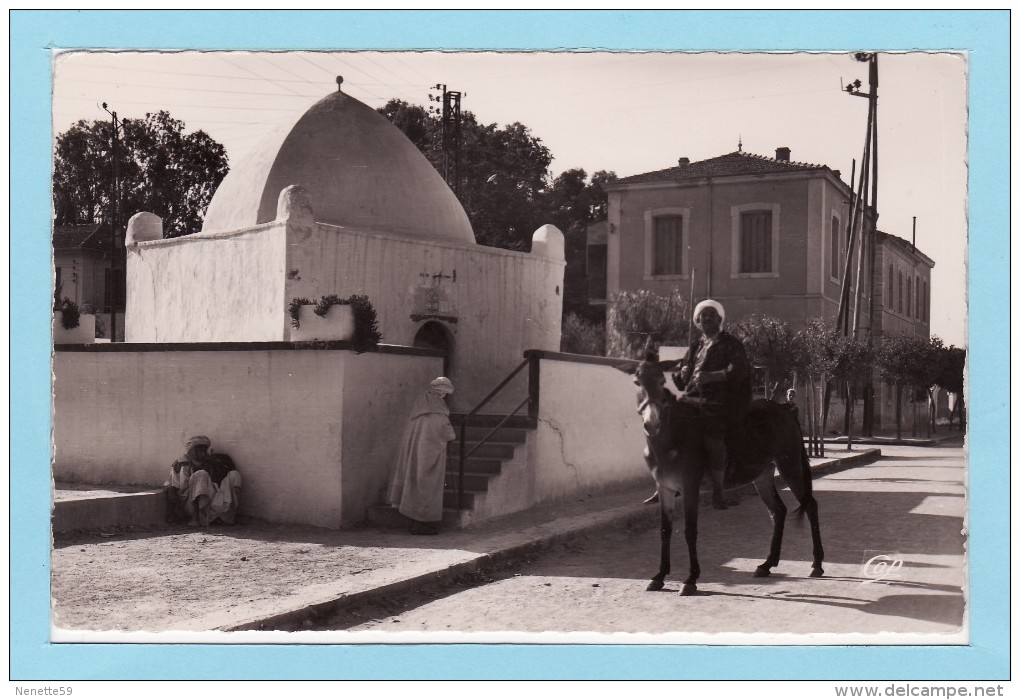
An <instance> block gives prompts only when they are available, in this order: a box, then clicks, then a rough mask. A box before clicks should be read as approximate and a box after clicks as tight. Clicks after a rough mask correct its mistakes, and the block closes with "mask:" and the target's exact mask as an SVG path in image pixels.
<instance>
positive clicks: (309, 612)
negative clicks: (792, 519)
mask: <svg viewBox="0 0 1020 700" xmlns="http://www.w3.org/2000/svg"><path fill="white" fill-rule="evenodd" d="M881 456H882V451H881V450H879V449H867V450H862V451H861V452H860V453H859V454H855V455H851V456H847V457H837V458H832V459H830V460H828V461H826V462H822V463H821V464H817V465H813V466H812V467H811V472H812V475H813V476H814V477H816V478H817V477H819V476H825V475H828V474H833V473H836V472H839V471H843V470H845V469H850V468H852V467H857V466H862V465H865V464H870V463H871V462H874V461H876V460H877V459H879V458H880V457H881ZM776 478H777V480H780V481H779V484H778V485H781V484H782V482H781V477H779V476H778V475H777V477H776ZM658 513H659V511H658V508H650V507H649V506H647V505H645V504H643V503H636V504H635V505H633V506H624V507H621V508H617V509H616V511H615V512H613V513H610V514H607V515H606V516H605V517H603V518H602V519H600V520H598V521H596V522H589V523H586V524H584V525H580V526H573V527H569V526H567V527H561V528H560V529H558V530H555V531H551V532H548V533H545V534H541V535H538V536H536V537H535V538H533V539H530V540H527V541H524V542H520V543H517V544H511V545H508V546H505V547H502V548H499V549H496V550H494V551H490V552H485V553H480V554H477V555H476V556H474V557H472V558H470V559H469V560H467V561H462V562H458V563H456V564H449V565H445V566H442V567H441V568H437V569H435V570H433V571H428V572H426V573H423V574H418V575H415V576H408V577H406V578H402V579H397V580H394V581H391V582H389V583H384V584H381V585H379V586H375V587H373V588H368V589H365V590H361V591H355V592H351V593H344V594H340V595H337V596H335V597H333V598H331V599H329V600H320V601H317V602H313V603H308V604H306V605H299V606H297V607H294V608H292V609H290V610H285V611H282V612H279V613H275V614H270V615H263V616H261V617H258V618H249V619H247V620H244V621H241V622H234V623H228V624H225V625H222V626H218V627H217V628H216V629H217V630H218V631H223V632H239V631H300V630H302V629H304V628H305V627H304V626H305V624H306V623H314V621H315V620H316V619H318V618H322V617H325V616H328V615H331V614H334V613H336V612H338V611H340V610H342V609H343V608H345V607H349V606H353V605H361V604H365V603H368V602H371V601H372V600H375V599H378V598H381V597H385V596H396V595H402V594H406V593H409V592H411V591H413V590H414V589H416V588H421V587H425V586H437V585H443V584H448V583H452V582H454V581H455V580H457V579H458V578H461V577H463V576H468V575H472V574H484V573H485V572H487V571H491V570H492V569H495V568H498V567H499V566H502V565H504V564H507V563H510V562H512V561H514V560H515V559H519V558H521V557H524V556H528V555H532V554H536V553H539V552H542V551H543V550H546V549H549V548H551V547H554V546H557V545H561V544H564V543H567V542H570V541H573V540H575V539H580V538H583V537H586V536H591V535H597V534H599V533H601V532H604V531H606V530H610V529H624V528H630V527H634V526H637V525H647V526H649V527H653V526H654V525H655V523H656V522H657V518H658Z"/></svg>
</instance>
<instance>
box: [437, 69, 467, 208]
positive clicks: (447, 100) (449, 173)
mask: <svg viewBox="0 0 1020 700" xmlns="http://www.w3.org/2000/svg"><path fill="white" fill-rule="evenodd" d="M432 89H433V90H439V91H440V92H441V93H442V94H441V95H439V96H434V95H432V94H429V100H431V101H433V102H441V103H442V104H443V106H442V109H441V110H440V109H436V108H435V107H429V112H432V113H434V114H435V113H438V114H439V115H440V124H441V125H442V127H443V132H442V133H443V178H445V180H446V184H447V185H449V186H450V188H451V189H452V190H453V193H454V194H455V195H457V196H458V197H459V196H460V98H461V97H462V96H464V95H462V93H460V92H458V91H456V90H447V89H446V85H444V84H442V83H437V84H436V85H434V86H432ZM451 163H452V166H451Z"/></svg>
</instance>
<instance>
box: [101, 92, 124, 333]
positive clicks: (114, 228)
mask: <svg viewBox="0 0 1020 700" xmlns="http://www.w3.org/2000/svg"><path fill="white" fill-rule="evenodd" d="M103 109H104V110H106V113H107V114H109V115H110V117H111V125H112V128H113V139H112V141H113V148H112V150H111V155H112V160H113V193H112V195H111V197H112V199H113V216H112V220H111V222H110V229H111V231H110V281H109V283H108V285H109V287H108V289H107V293H108V295H109V298H110V342H111V343H115V342H117V287H118V285H117V258H118V257H119V256H118V254H119V252H120V249H119V247H118V246H117V242H118V240H119V238H118V232H119V231H120V154H119V153H118V148H117V147H118V145H119V142H120V134H119V132H120V126H121V124H120V122H119V121H118V120H117V113H116V112H111V111H110V110H109V109H108V108H107V106H106V103H105V102H104V103H103Z"/></svg>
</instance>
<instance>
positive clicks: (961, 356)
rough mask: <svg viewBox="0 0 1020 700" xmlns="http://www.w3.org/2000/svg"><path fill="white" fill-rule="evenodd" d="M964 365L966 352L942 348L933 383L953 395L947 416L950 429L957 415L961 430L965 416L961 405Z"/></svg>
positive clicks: (952, 347)
mask: <svg viewBox="0 0 1020 700" xmlns="http://www.w3.org/2000/svg"><path fill="white" fill-rule="evenodd" d="M966 364H967V351H966V350H964V349H963V348H958V347H956V346H955V345H950V346H949V347H948V348H942V350H941V352H940V353H939V363H938V366H939V369H938V374H937V376H936V378H935V383H936V384H937V385H938V386H940V387H942V388H943V389H945V390H946V391H948V392H949V393H951V394H954V396H955V399H956V400H955V401H954V402H953V408H952V411H951V412H950V414H949V425H950V427H952V425H953V416H954V415H957V416H959V419H960V429H961V430H962V429H963V421H964V415H965V414H964V404H963V370H964V367H965V366H966Z"/></svg>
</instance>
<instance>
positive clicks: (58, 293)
mask: <svg viewBox="0 0 1020 700" xmlns="http://www.w3.org/2000/svg"><path fill="white" fill-rule="evenodd" d="M60 272H61V271H60V268H59V267H58V268H57V281H56V287H55V288H54V289H56V293H55V294H54V296H55V297H61V296H63V295H62V294H61V290H62V288H63V286H64V280H63V279H62V277H61V274H60Z"/></svg>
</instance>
